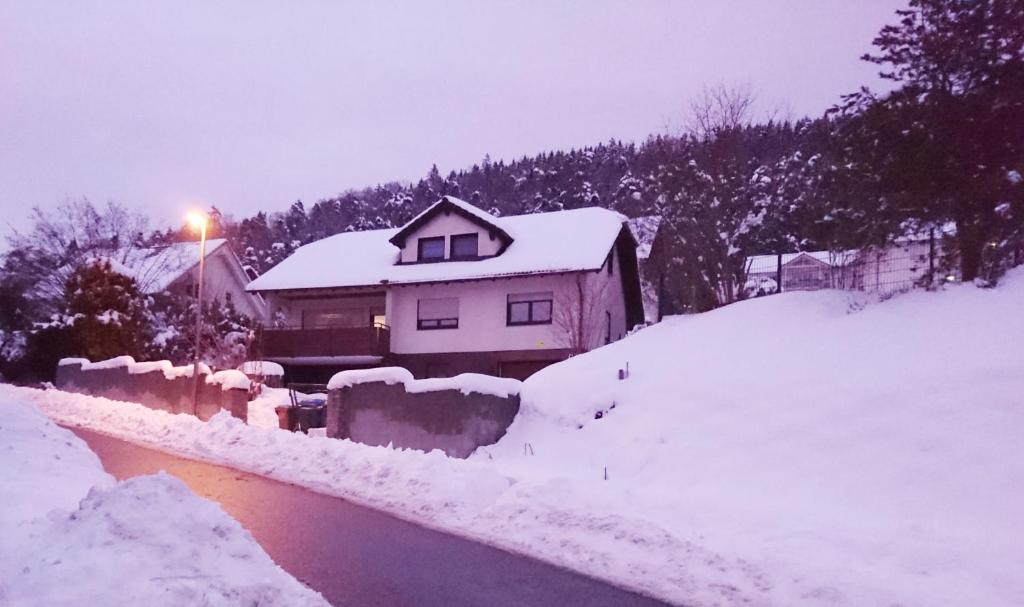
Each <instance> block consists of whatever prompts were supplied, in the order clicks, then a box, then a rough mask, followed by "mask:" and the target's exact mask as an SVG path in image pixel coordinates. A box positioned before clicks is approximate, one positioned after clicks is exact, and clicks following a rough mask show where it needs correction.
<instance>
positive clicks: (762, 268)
mask: <svg viewBox="0 0 1024 607" xmlns="http://www.w3.org/2000/svg"><path fill="white" fill-rule="evenodd" d="M801 256H807V257H811V258H814V259H816V260H818V261H820V262H822V263H824V264H826V265H829V266H833V267H837V268H839V267H842V266H845V265H846V264H848V263H850V262H851V261H853V260H854V258H855V257H856V256H857V252H856V251H801V252H799V253H784V254H783V255H782V265H786V264H788V263H789V262H791V261H793V260H794V259H796V258H797V257H801ZM778 263H779V256H778V255H753V256H751V257H748V258H747V268H748V271H749V272H752V273H757V272H768V271H772V270H775V269H776V267H777V266H778Z"/></svg>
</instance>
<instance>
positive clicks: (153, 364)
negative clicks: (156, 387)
mask: <svg viewBox="0 0 1024 607" xmlns="http://www.w3.org/2000/svg"><path fill="white" fill-rule="evenodd" d="M68 365H81V366H82V370H83V371H94V370H98V369H120V368H124V367H127V368H128V373H129V374H131V375H141V374H142V373H150V372H152V371H162V372H163V374H164V377H166V378H167V379H175V378H178V377H192V372H193V371H194V370H195V366H194V365H181V366H179V367H175V366H174V365H172V364H171V361H169V360H154V361H150V362H136V361H135V359H134V358H132V357H131V356H117V357H115V358H111V359H108V360H101V361H98V362H90V361H89V360H88V359H85V358H62V359H60V361H59V362H58V363H57V366H58V367H63V366H68ZM199 373H200V374H201V375H202V374H205V375H206V383H208V384H220V385H221V389H223V390H230V389H232V388H238V389H241V390H248V389H249V384H250V382H249V379H248V378H247V377H246V376H245V374H244V373H242V372H241V371H235V370H232V369H227V370H224V371H218V372H216V373H213V371H212V370H211V369H210V367H209V366H208V365H207V364H206V363H199Z"/></svg>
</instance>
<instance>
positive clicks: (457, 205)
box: [389, 196, 512, 248]
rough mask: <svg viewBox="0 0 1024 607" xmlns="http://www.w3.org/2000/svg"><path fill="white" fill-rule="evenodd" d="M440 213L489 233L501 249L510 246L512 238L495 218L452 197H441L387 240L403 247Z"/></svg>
mask: <svg viewBox="0 0 1024 607" xmlns="http://www.w3.org/2000/svg"><path fill="white" fill-rule="evenodd" d="M441 213H455V214H456V215H461V216H463V217H465V218H466V219H468V220H469V221H471V222H473V223H475V224H477V225H478V226H480V227H482V228H484V229H485V230H487V231H488V232H490V234H491V236H492V237H495V238H498V239H500V240H501V244H502V247H507V246H508V245H510V244H512V237H511V236H510V235H509V234H508V232H506V231H505V230H503V229H502V228H501V226H500V225H499V224H498V218H497V217H495V216H494V215H491V214H490V213H487V212H486V211H483V210H482V209H478V208H476V207H475V206H473V205H471V204H469V203H468V202H466V201H465V200H459V199H458V198H455V197H454V196H442V197H441V199H440V200H438V201H437V202H435V203H434V204H432V205H430V206H429V207H427V208H426V209H425V210H424V211H423V212H421V213H420V214H419V215H417V216H416V217H413V218H412V219H410V220H409V222H408V223H406V224H405V225H404V226H402V227H401V228H399V229H398V232H396V233H395V234H394V235H393V236H392V237H391V238H390V239H389V240H390V242H391V244H393V245H395V246H396V247H398V248H403V247H405V240H406V239H407V238H408V237H409V236H410V235H411V234H412V233H413V232H415V231H416V230H418V229H419V228H421V227H423V226H424V225H426V224H427V223H428V222H429V221H430V220H431V219H433V218H434V217H436V216H438V215H439V214H441Z"/></svg>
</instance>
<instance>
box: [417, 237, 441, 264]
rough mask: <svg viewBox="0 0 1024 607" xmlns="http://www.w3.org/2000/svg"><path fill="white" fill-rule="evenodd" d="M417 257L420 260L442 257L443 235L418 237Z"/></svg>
mask: <svg viewBox="0 0 1024 607" xmlns="http://www.w3.org/2000/svg"><path fill="white" fill-rule="evenodd" d="M419 259H420V260H421V261H426V260H436V259H444V236H438V237H434V238H420V240H419Z"/></svg>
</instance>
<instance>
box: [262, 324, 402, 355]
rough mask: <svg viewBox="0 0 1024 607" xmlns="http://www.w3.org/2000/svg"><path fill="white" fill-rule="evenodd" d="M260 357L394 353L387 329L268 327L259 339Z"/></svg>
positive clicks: (383, 327)
mask: <svg viewBox="0 0 1024 607" xmlns="http://www.w3.org/2000/svg"><path fill="white" fill-rule="evenodd" d="M257 340H258V348H259V349H260V355H261V356H262V357H263V358H265V359H268V360H273V359H275V358H289V359H291V358H325V357H340V356H380V357H383V356H385V355H387V354H388V353H389V352H390V348H391V331H390V330H389V328H388V327H387V326H384V325H375V326H372V327H351V328H333V329H300V328H283V329H281V328H264V329H262V330H261V331H260V332H259V334H258V337H257Z"/></svg>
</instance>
